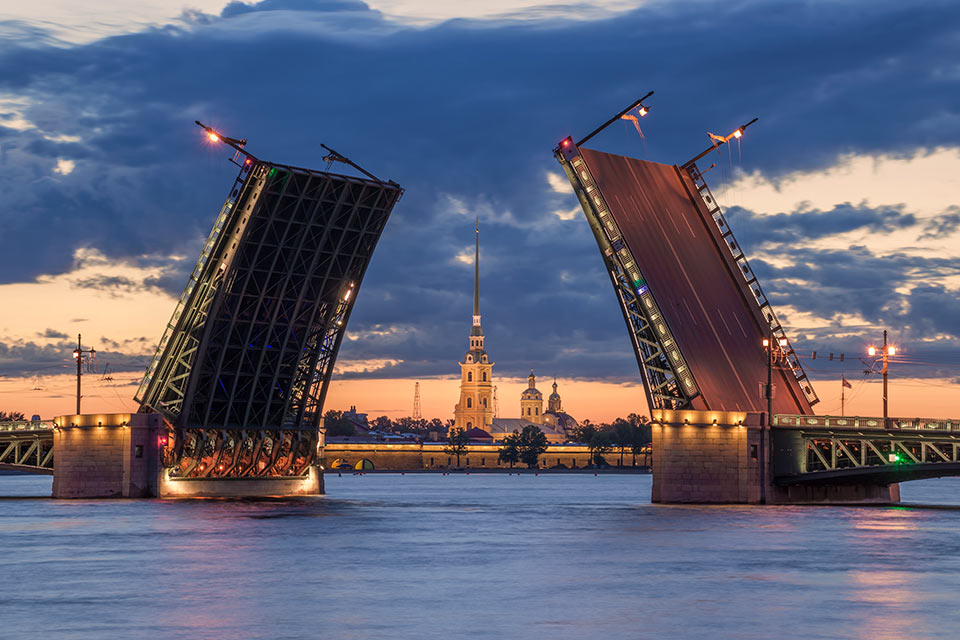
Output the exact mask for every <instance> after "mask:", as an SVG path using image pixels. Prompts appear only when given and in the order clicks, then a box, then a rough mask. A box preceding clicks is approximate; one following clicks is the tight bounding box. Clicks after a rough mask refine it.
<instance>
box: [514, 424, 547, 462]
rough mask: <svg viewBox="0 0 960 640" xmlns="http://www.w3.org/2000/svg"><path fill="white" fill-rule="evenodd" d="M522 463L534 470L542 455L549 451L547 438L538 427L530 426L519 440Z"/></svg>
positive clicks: (526, 427)
mask: <svg viewBox="0 0 960 640" xmlns="http://www.w3.org/2000/svg"><path fill="white" fill-rule="evenodd" d="M517 450H518V451H519V453H520V461H521V462H523V463H524V464H526V465H527V467H528V468H530V469H533V468H534V467H536V466H537V461H538V460H539V459H540V454H542V453H543V452H544V451H546V450H547V436H546V435H544V433H543V431H541V430H540V428H539V427H537V426H536V425H532V424H528V425H527V426H525V427H524V428H523V431H521V432H520V434H519V436H518V439H517Z"/></svg>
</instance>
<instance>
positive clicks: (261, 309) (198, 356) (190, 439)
mask: <svg viewBox="0 0 960 640" xmlns="http://www.w3.org/2000/svg"><path fill="white" fill-rule="evenodd" d="M231 140H232V139H231ZM241 146H242V145H240V146H236V145H234V148H235V149H237V151H238V153H240V154H244V157H243V162H242V164H240V167H241V168H240V172H239V174H238V175H237V177H236V179H235V181H234V184H233V186H232V187H231V189H230V193H229V195H228V196H227V199H226V201H225V202H224V204H223V206H222V207H221V209H220V212H219V214H218V215H217V217H216V220H215V222H214V225H213V229H212V230H211V232H210V235H209V237H208V238H207V242H206V244H205V245H204V247H203V250H202V252H201V254H200V257H199V259H198V260H197V264H196V267H195V268H194V270H193V272H192V273H191V275H190V278H189V280H188V282H187V286H186V288H185V289H184V291H183V294H182V295H181V297H180V300H179V302H178V303H177V306H176V308H175V310H174V312H173V316H172V317H171V319H170V322H169V323H168V325H167V327H166V330H165V332H164V334H163V337H162V338H161V340H160V343H159V347H158V349H157V352H156V355H155V356H154V358H153V361H152V362H151V364H150V366H149V368H148V370H147V372H146V375H145V376H144V378H143V382H142V383H141V385H140V388H139V390H138V391H137V394H136V396H135V399H136V400H137V401H138V402H139V403H140V405H141V408H140V412H141V413H153V412H156V413H159V414H161V415H162V416H163V418H164V419H165V420H166V422H167V423H168V424H169V425H170V433H169V436H168V442H165V443H164V452H163V455H164V458H163V459H164V465H165V466H166V467H167V468H168V471H169V474H170V476H171V477H183V478H207V477H212V478H215V477H227V478H235V477H273V476H303V475H305V474H307V473H308V471H309V468H310V467H311V466H312V465H314V464H316V461H317V448H318V445H319V442H320V440H319V437H320V429H321V419H322V412H323V403H324V399H325V397H326V393H327V388H328V385H329V383H330V378H331V375H332V374H333V368H334V363H335V360H336V356H337V353H338V351H339V348H340V344H341V342H342V340H343V336H344V333H345V331H346V327H347V322H348V320H349V317H350V312H351V310H352V308H353V304H354V303H355V301H356V299H357V293H358V292H359V289H360V284H361V281H362V279H363V276H364V273H365V272H366V269H367V266H368V265H369V263H370V259H371V258H372V256H373V251H374V248H375V247H376V245H377V242H378V241H379V238H380V235H381V232H382V231H383V228H384V226H385V225H386V222H387V219H388V217H389V215H390V213H391V211H392V210H393V207H394V205H396V203H397V201H398V200H399V199H400V197H401V195H402V194H403V189H402V188H401V187H400V186H399V185H398V184H396V183H395V182H392V181H387V182H384V181H381V180H378V179H376V178H375V177H374V176H372V175H371V174H369V173H367V172H365V171H363V170H362V169H361V170H360V171H361V172H362V173H364V175H365V176H367V177H362V178H361V177H354V176H348V175H341V174H335V173H330V172H327V171H314V170H311V169H304V168H301V167H294V166H290V165H282V164H276V163H272V162H266V161H263V160H260V159H257V158H255V157H254V156H252V155H249V154H246V152H245V151H243V150H242V148H241ZM334 159H343V158H342V156H339V155H337V156H336V158H334ZM343 160H344V161H346V159H343ZM347 162H348V164H351V165H352V163H350V162H349V161H347ZM352 166H356V165H352Z"/></svg>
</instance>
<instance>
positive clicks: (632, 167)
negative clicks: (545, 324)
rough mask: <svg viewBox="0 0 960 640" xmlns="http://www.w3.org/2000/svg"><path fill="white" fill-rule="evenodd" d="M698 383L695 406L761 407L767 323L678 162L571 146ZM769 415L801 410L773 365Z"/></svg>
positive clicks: (792, 388) (798, 395) (789, 378)
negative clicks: (576, 150) (773, 386)
mask: <svg viewBox="0 0 960 640" xmlns="http://www.w3.org/2000/svg"><path fill="white" fill-rule="evenodd" d="M580 153H581V154H582V157H583V159H584V161H585V162H586V164H587V166H588V167H589V169H590V171H591V173H592V175H593V178H594V180H595V181H596V183H597V186H598V187H599V189H600V191H601V192H602V193H603V196H604V198H605V199H606V202H607V205H608V206H609V207H610V211H611V213H612V214H613V217H614V218H615V220H616V222H617V224H618V226H619V228H620V229H621V231H622V232H623V236H624V240H625V241H626V243H627V245H628V246H629V247H630V249H631V251H632V253H633V255H634V256H636V259H637V262H638V265H639V267H640V271H641V272H642V274H643V277H644V279H645V280H646V282H647V283H648V284H649V287H650V291H651V293H652V294H653V296H654V298H655V299H656V300H657V302H658V304H659V306H660V310H661V312H662V314H663V318H664V320H665V321H666V324H667V326H668V327H669V329H670V331H671V332H672V333H673V335H674V336H675V338H676V341H677V344H678V345H679V346H680V349H681V351H682V353H683V357H684V358H685V359H686V361H687V362H688V364H689V366H690V370H691V372H692V373H693V375H694V378H695V379H696V381H697V384H698V386H699V388H700V392H701V395H700V397H698V398H696V399H695V400H694V405H693V407H692V408H694V409H707V410H720V411H763V410H765V409H766V401H765V400H764V399H763V397H762V395H761V393H760V387H759V385H760V384H761V383H762V382H765V381H766V378H767V356H766V352H765V350H764V347H763V344H762V343H763V339H764V337H765V335H766V331H767V329H766V326H767V325H766V322H765V321H764V318H763V317H762V315H761V313H760V310H759V308H758V307H757V304H756V302H755V301H753V300H752V299H750V298H749V297H748V295H749V287H747V285H746V283H745V281H744V279H743V277H742V276H741V275H740V274H739V273H738V272H737V271H736V269H737V267H736V265H735V264H734V261H733V258H732V257H731V255H730V251H729V250H728V249H727V247H726V246H725V244H724V239H723V238H722V237H721V234H720V232H719V230H718V228H717V224H716V222H715V221H714V220H713V218H712V217H711V216H710V214H709V213H708V212H707V211H706V210H705V208H704V207H703V203H702V202H701V201H700V197H699V195H697V192H696V187H695V186H694V185H693V183H692V182H691V181H690V178H689V177H688V176H686V175H684V174H683V173H682V172H681V171H680V170H679V169H678V168H677V167H674V166H671V165H666V164H660V163H656V162H648V161H644V160H638V159H636V158H628V157H624V156H618V155H614V154H609V153H603V152H599V151H594V150H591V149H585V148H580ZM774 384H776V385H777V387H778V389H779V390H780V392H779V393H778V394H777V396H776V398H775V399H774V411H775V412H781V413H809V412H810V404H809V402H807V400H806V398H805V397H804V395H803V392H802V391H801V389H800V387H799V384H798V383H797V380H796V378H795V376H794V375H793V373H792V372H791V371H789V370H786V369H782V368H780V367H777V368H776V369H775V371H774Z"/></svg>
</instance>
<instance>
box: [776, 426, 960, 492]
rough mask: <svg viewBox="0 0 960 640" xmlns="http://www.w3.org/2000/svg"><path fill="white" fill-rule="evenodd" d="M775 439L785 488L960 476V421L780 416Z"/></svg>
mask: <svg viewBox="0 0 960 640" xmlns="http://www.w3.org/2000/svg"><path fill="white" fill-rule="evenodd" d="M771 440H772V457H773V461H772V462H773V465H772V466H773V479H774V482H775V483H776V484H779V485H782V486H790V485H802V484H807V485H817V484H832V485H838V484H854V483H863V482H869V483H874V484H891V483H897V482H906V481H908V480H921V479H924V478H937V477H941V476H955V475H960V457H958V456H960V419H928V418H888V419H887V421H886V424H884V420H883V418H875V417H861V416H852V417H851V416H811V415H774V417H773V421H772V430H771Z"/></svg>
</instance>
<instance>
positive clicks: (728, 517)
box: [0, 474, 960, 639]
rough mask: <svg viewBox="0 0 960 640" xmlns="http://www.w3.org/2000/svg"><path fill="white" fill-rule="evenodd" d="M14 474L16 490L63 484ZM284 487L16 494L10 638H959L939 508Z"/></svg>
mask: <svg viewBox="0 0 960 640" xmlns="http://www.w3.org/2000/svg"><path fill="white" fill-rule="evenodd" d="M49 491H50V480H49V478H37V477H21V476H16V477H15V476H0V495H4V496H31V495H32V496H44V495H49ZM327 491H328V495H327V496H326V497H322V498H315V499H303V500H285V501H263V502H252V501H214V500H207V501H54V500H49V499H16V500H14V499H5V500H0V549H3V564H2V567H3V568H2V575H3V592H2V595H0V637H11V638H28V637H30V638H32V637H51V638H90V639H94V638H96V639H100V638H440V637H443V638H511V639H512V638H637V637H650V638H687V637H689V638H707V637H709V638H785V637H791V638H838V637H843V638H865V639H867V638H869V639H879V638H953V637H958V635H960V631H957V629H958V628H960V479H957V478H953V479H941V480H930V481H918V482H912V483H907V484H904V485H902V491H903V498H904V501H905V502H909V503H926V504H928V505H929V504H937V505H952V506H951V507H947V508H930V507H926V506H920V507H895V508H885V507H867V508H848V507H719V506H718V507H678V506H660V505H651V504H650V477H649V476H638V475H600V476H593V475H540V476H533V475H522V476H516V475H509V476H508V475H477V474H473V475H469V476H467V475H452V476H442V475H426V474H416V475H387V474H369V475H365V476H353V475H345V476H343V477H337V476H332V477H329V476H328V478H327Z"/></svg>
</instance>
